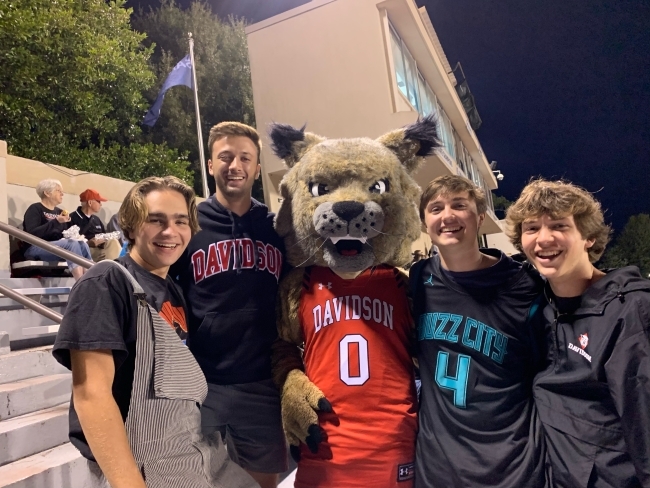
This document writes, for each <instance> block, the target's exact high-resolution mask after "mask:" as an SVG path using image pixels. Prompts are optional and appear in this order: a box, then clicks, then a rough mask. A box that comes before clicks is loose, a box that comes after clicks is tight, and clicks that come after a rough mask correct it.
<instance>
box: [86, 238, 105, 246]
mask: <svg viewBox="0 0 650 488" xmlns="http://www.w3.org/2000/svg"><path fill="white" fill-rule="evenodd" d="M91 242H92V244H90V243H91ZM105 242H106V239H100V238H98V237H93V238H92V239H90V240H89V241H88V243H89V245H90V246H91V247H99V246H101V245H102V244H104V243H105Z"/></svg>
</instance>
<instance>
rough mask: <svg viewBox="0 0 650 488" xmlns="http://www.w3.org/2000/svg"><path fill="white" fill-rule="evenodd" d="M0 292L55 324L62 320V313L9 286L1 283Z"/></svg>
mask: <svg viewBox="0 0 650 488" xmlns="http://www.w3.org/2000/svg"><path fill="white" fill-rule="evenodd" d="M0 293H1V294H3V295H4V296H6V297H7V298H11V299H12V300H14V301H15V302H18V303H20V304H21V305H24V306H26V307H27V308H30V309H32V310H33V311H34V312H37V313H40V314H41V315H43V316H44V317H47V318H48V319H50V320H54V321H55V322H56V323H57V324H60V323H61V320H63V315H61V314H60V313H58V312H55V311H54V310H52V309H50V308H48V307H46V306H45V305H43V304H42V303H38V302H37V301H36V300H33V299H31V298H29V297H26V296H25V295H21V294H20V293H18V292H16V291H14V290H12V289H11V288H9V287H7V286H5V285H3V284H0Z"/></svg>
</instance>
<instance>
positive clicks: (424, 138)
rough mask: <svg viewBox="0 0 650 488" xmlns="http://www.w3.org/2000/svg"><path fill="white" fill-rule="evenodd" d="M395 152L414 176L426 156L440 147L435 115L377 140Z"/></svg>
mask: <svg viewBox="0 0 650 488" xmlns="http://www.w3.org/2000/svg"><path fill="white" fill-rule="evenodd" d="M377 141H378V142H380V143H381V144H383V145H384V146H386V147H387V148H388V149H390V150H391V151H393V152H394V153H395V155H396V156H397V158H398V159H399V160H400V162H401V163H402V164H403V165H404V168H405V169H406V171H407V172H408V173H409V174H412V173H413V172H414V171H415V170H417V169H418V168H419V167H420V164H421V163H422V161H423V159H422V158H423V157H424V156H429V155H430V154H433V151H434V150H435V149H436V148H438V147H440V141H439V140H438V124H437V123H436V120H435V118H434V117H433V115H427V116H426V117H424V118H423V119H419V120H418V121H417V122H415V123H414V124H411V125H409V126H407V127H405V128H403V129H397V130H394V131H392V132H389V133H387V134H384V135H383V136H381V137H379V138H378V139H377Z"/></svg>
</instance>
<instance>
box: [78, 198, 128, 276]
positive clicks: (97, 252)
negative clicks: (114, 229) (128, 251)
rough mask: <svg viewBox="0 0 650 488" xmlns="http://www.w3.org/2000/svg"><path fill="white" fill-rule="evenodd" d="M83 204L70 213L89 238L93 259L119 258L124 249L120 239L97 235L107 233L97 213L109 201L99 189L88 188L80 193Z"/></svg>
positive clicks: (81, 230) (80, 229)
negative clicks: (103, 203) (104, 237)
mask: <svg viewBox="0 0 650 488" xmlns="http://www.w3.org/2000/svg"><path fill="white" fill-rule="evenodd" d="M79 200H81V205H80V206H79V207H78V208H77V210H75V211H74V212H72V213H71V214H70V219H71V221H72V224H73V225H78V226H79V234H80V235H83V236H84V237H85V238H86V239H88V246H89V247H90V254H91V256H92V257H93V261H95V262H96V263H98V262H99V261H103V260H104V259H110V260H111V261H112V260H114V259H117V258H118V257H119V255H120V251H121V250H122V246H121V244H120V241H119V240H118V239H102V238H100V237H95V236H96V235H97V234H105V233H106V229H105V228H104V224H103V223H102V221H101V220H100V218H99V217H98V216H97V215H96V214H97V213H98V212H99V211H100V210H101V208H102V202H105V201H107V200H106V198H104V197H103V196H101V195H100V194H99V192H98V191H97V190H93V189H92V188H88V189H87V190H84V191H83V192H81V194H80V195H79Z"/></svg>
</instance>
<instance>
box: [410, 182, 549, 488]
mask: <svg viewBox="0 0 650 488" xmlns="http://www.w3.org/2000/svg"><path fill="white" fill-rule="evenodd" d="M486 211H487V203H486V199H485V194H484V193H483V191H482V190H481V189H480V188H479V187H477V186H476V185H474V184H473V183H471V182H470V181H469V180H467V179H465V178H462V177H460V176H455V175H448V176H441V177H438V178H436V179H434V180H433V181H431V182H430V183H429V185H428V186H427V188H425V190H424V192H423V194H422V197H421V200H420V218H421V219H422V221H423V223H424V224H425V226H426V230H427V233H428V235H429V237H430V238H431V242H432V243H433V244H434V245H436V246H437V248H438V253H437V254H434V255H433V256H432V257H431V258H429V259H426V260H422V261H419V262H417V263H416V264H414V265H413V267H412V268H411V272H410V279H411V290H412V291H413V295H414V297H413V298H414V317H415V319H416V321H417V326H418V328H417V339H418V349H419V350H418V360H419V368H420V376H421V380H422V387H421V404H420V412H419V432H418V437H417V449H416V461H415V469H416V478H415V486H416V488H429V487H432V486H453V487H465V486H492V487H502V488H511V487H518V488H524V487H526V488H541V487H544V486H545V476H544V445H543V439H542V436H541V426H540V425H539V423H538V421H537V415H536V413H535V408H534V404H533V397H532V380H533V377H534V375H535V373H536V372H537V371H538V370H539V368H540V361H539V360H540V358H541V356H542V354H541V352H540V350H539V346H540V342H541V337H537V336H536V334H535V331H534V330H533V329H531V328H530V327H529V324H528V320H529V317H530V315H531V313H532V312H533V309H534V306H535V305H534V302H535V300H536V298H537V297H539V295H540V291H541V289H542V283H541V279H540V278H539V275H538V274H537V273H536V272H535V271H534V270H533V269H532V267H531V266H530V265H529V264H523V265H522V264H521V263H518V262H516V261H514V260H513V259H511V258H509V257H508V256H506V255H505V254H503V253H502V252H501V251H499V250H497V249H479V245H478V234H479V229H480V227H481V224H482V223H483V221H484V219H485V214H486ZM540 336H541V334H540Z"/></svg>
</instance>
